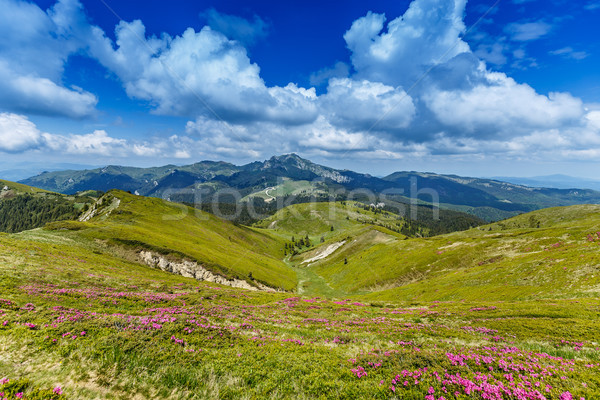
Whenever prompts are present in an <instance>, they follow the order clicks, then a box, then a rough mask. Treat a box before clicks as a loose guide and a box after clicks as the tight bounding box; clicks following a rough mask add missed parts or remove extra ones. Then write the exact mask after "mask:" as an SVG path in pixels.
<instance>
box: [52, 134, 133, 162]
mask: <svg viewBox="0 0 600 400" xmlns="http://www.w3.org/2000/svg"><path fill="white" fill-rule="evenodd" d="M43 136H44V139H45V140H46V146H47V147H48V148H49V149H51V150H54V151H60V152H62V153H67V154H91V155H100V156H124V155H125V154H126V153H127V152H128V151H127V141H126V140H124V139H115V138H112V137H110V136H108V134H107V133H106V131H103V130H97V131H94V132H92V133H88V134H85V135H68V136H63V135H53V134H50V133H44V134H43Z"/></svg>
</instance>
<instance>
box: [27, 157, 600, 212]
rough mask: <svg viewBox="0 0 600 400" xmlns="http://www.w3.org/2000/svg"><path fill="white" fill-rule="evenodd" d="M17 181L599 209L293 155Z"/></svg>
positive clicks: (515, 189) (243, 195)
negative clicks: (353, 168)
mask: <svg viewBox="0 0 600 400" xmlns="http://www.w3.org/2000/svg"><path fill="white" fill-rule="evenodd" d="M20 182H21V183H24V184H27V185H31V186H35V187H39V188H42V189H46V190H50V191H55V192H59V193H65V194H74V193H77V192H81V191H85V190H102V191H106V190H110V189H120V190H125V191H130V192H132V193H135V194H138V195H143V196H152V197H161V198H165V199H169V198H170V197H171V196H173V195H180V197H179V200H181V195H182V194H183V196H184V197H183V199H187V201H188V202H194V201H197V199H198V198H199V196H200V195H202V196H203V199H204V200H206V199H210V198H211V196H214V195H215V194H219V193H225V192H227V193H230V192H231V190H235V191H236V193H239V196H240V197H239V198H238V199H236V200H238V201H239V200H242V201H244V200H249V199H251V198H262V199H263V200H265V201H270V200H272V199H273V198H275V197H284V196H290V195H293V196H299V195H304V196H311V195H313V196H317V195H320V196H327V195H331V194H332V193H336V195H337V196H338V198H339V197H340V196H341V197H344V196H346V197H347V196H353V195H355V194H356V193H359V192H360V191H364V190H367V191H369V192H370V193H373V194H374V195H376V199H374V200H376V201H381V200H382V199H385V200H387V201H388V202H389V201H396V202H400V203H409V202H410V201H411V199H413V200H417V201H418V203H419V204H423V205H432V204H434V203H438V202H439V204H440V207H441V208H443V209H451V210H456V211H461V212H466V213H469V214H472V215H475V216H477V217H480V218H482V219H484V220H487V221H494V220H499V219H503V218H508V217H511V216H514V215H518V214H521V213H524V212H529V211H533V210H537V209H541V208H546V207H554V206H567V205H575V204H585V203H594V204H595V203H599V202H600V192H598V191H594V190H590V189H554V188H540V187H531V186H526V185H522V184H515V183H508V182H504V181H500V180H495V179H483V178H471V177H461V176H456V175H443V174H436V173H423V172H415V171H404V172H394V173H392V174H390V175H388V176H385V177H381V178H379V177H374V176H371V175H369V174H363V173H358V172H354V171H350V170H338V169H334V168H330V167H326V166H323V165H319V164H315V163H313V162H311V161H309V160H306V159H303V158H301V157H299V156H298V155H296V154H287V155H282V156H274V157H272V158H270V159H269V160H266V161H263V162H259V161H256V162H252V163H249V164H246V165H241V166H237V165H234V164H231V163H227V162H222V161H221V162H215V161H201V162H198V163H195V164H190V165H185V166H176V165H165V166H162V167H152V168H136V167H123V166H106V167H103V168H96V169H89V170H65V171H52V172H43V173H41V174H39V175H36V176H33V177H31V178H28V179H25V180H22V181H20ZM353 191H354V192H353ZM432 194H433V196H432ZM186 196H187V197H186ZM385 200H384V201H385Z"/></svg>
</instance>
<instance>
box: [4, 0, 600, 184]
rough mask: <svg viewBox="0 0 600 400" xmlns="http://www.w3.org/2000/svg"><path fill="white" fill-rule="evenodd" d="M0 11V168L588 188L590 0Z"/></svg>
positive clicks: (593, 108)
mask: <svg viewBox="0 0 600 400" xmlns="http://www.w3.org/2000/svg"><path fill="white" fill-rule="evenodd" d="M341 4H342V3H340V2H334V1H325V2H323V1H320V2H318V1H290V2H275V1H261V2H253V3H250V2H242V1H233V0H229V1H219V2H208V1H206V2H205V1H197V2H188V1H179V0H175V1H171V2H169V3H166V2H164V1H144V2H137V1H128V2H115V1H111V0H108V1H106V0H105V1H97V0H94V1H81V2H78V1H75V0H61V1H58V2H56V1H38V2H34V3H29V2H23V1H19V0H0V5H1V6H2V9H3V10H4V11H3V13H2V15H0V37H2V39H3V40H2V42H1V44H0V171H1V170H8V169H26V170H27V171H28V172H23V174H27V173H29V171H33V170H41V169H50V168H58V167H61V166H62V165H64V164H65V163H72V164H84V165H106V164H126V165H139V166H150V165H162V164H166V163H176V164H187V163H192V162H196V161H200V160H204V159H213V160H226V161H231V162H234V163H238V164H239V163H244V162H249V161H253V160H262V159H266V158H269V157H271V156H272V155H276V154H283V153H289V152H296V153H298V154H300V155H302V156H305V157H307V158H309V159H311V160H313V161H316V162H321V163H323V164H326V165H331V166H336V167H340V168H350V169H354V170H359V171H362V172H370V173H373V174H386V173H390V172H392V171H396V170H423V171H435V172H443V173H457V174H462V175H474V176H493V175H504V176H506V175H515V176H535V175H545V174H553V173H568V174H571V175H575V176H582V177H592V178H593V177H595V176H596V172H595V171H596V170H597V167H598V166H599V165H598V164H599V163H598V160H599V157H600V48H599V47H600V42H599V41H598V40H597V37H599V36H600V27H599V26H598V24H597V21H598V20H599V19H600V0H586V1H578V2H569V1H563V0H550V1H541V0H501V1H499V2H495V1H473V0H472V1H468V2H466V1H465V0H414V1H394V2H392V1H371V2H368V3H367V2H364V1H347V2H344V3H343V6H342V5H341Z"/></svg>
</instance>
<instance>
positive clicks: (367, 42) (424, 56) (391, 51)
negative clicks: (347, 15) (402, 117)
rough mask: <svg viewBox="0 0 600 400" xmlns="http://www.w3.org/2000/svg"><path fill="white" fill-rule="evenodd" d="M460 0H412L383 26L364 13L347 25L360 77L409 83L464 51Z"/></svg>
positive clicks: (379, 17)
mask: <svg viewBox="0 0 600 400" xmlns="http://www.w3.org/2000/svg"><path fill="white" fill-rule="evenodd" d="M465 4H466V0H415V1H413V2H412V3H411V4H410V6H409V7H408V10H407V11H406V12H405V13H404V15H403V16H401V17H398V18H396V19H394V20H392V21H390V22H389V23H388V24H387V26H385V28H386V29H385V30H384V24H385V21H386V17H385V15H383V14H376V13H371V12H369V13H368V14H367V15H366V16H364V17H362V18H359V19H357V20H356V21H354V23H352V26H351V27H350V29H349V30H348V31H347V32H346V33H345V35H344V39H345V40H346V44H347V46H348V48H349V49H350V51H351V52H352V55H351V60H352V64H353V66H354V68H355V69H356V71H357V74H358V76H359V77H360V78H365V79H369V80H371V81H375V82H383V83H386V84H394V85H396V86H398V85H402V86H405V87H408V86H410V85H411V84H413V83H414V82H415V81H416V80H417V79H418V78H419V77H420V76H421V75H422V74H423V73H424V72H425V71H426V70H427V69H428V68H429V67H431V66H434V65H438V64H441V63H444V62H446V61H448V60H450V59H451V58H453V57H454V56H456V55H458V54H461V53H465V52H469V51H470V49H469V45H468V44H467V43H466V42H464V41H463V40H462V39H461V37H460V36H461V35H462V33H464V31H465V24H464V23H463V15H464V10H465Z"/></svg>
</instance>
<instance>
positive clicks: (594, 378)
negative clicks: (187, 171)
mask: <svg viewBox="0 0 600 400" xmlns="http://www.w3.org/2000/svg"><path fill="white" fill-rule="evenodd" d="M115 198H116V199H119V200H120V203H119V204H118V206H116V202H114V199H115ZM107 199H108V200H107V201H106V202H105V204H104V206H101V207H100V212H99V213H98V215H97V216H95V217H94V218H92V219H91V220H90V221H87V222H74V221H72V222H59V223H54V224H52V225H51V226H49V227H48V229H35V230H31V231H26V232H22V233H19V234H0V348H2V354H1V356H0V378H3V377H7V378H10V379H11V382H13V383H10V382H9V383H8V384H9V385H14V386H13V388H16V385H20V383H19V382H27V385H26V386H23V389H22V390H23V391H24V393H25V396H26V397H25V398H30V399H36V400H37V398H36V397H34V396H36V393H45V394H48V391H49V390H51V389H52V388H54V387H57V386H60V387H61V388H62V389H63V390H64V395H63V397H62V398H68V399H71V398H72V399H97V398H102V399H132V398H139V399H146V398H147V399H156V398H159V399H255V398H256V399H259V398H260V399H262V398H272V399H292V398H293V399H315V398H319V399H423V398H424V397H425V395H427V393H428V391H430V390H433V391H434V392H435V395H436V399H438V398H439V397H440V396H442V394H443V393H444V392H443V389H444V388H446V389H447V390H448V391H449V393H450V394H444V396H445V398H447V399H450V398H456V399H479V398H482V396H481V395H480V394H479V392H477V391H475V392H471V393H467V392H466V391H465V388H464V387H463V386H462V385H461V384H458V383H449V384H445V385H442V384H441V383H440V382H439V381H437V380H436V379H435V375H434V373H437V374H440V375H443V376H444V374H446V373H447V374H448V375H449V376H451V377H456V376H458V375H460V377H461V379H463V380H464V379H467V380H471V381H473V382H474V384H477V382H478V381H477V379H478V377H480V376H482V375H485V376H486V379H487V380H488V382H491V383H493V384H497V385H500V384H501V385H504V386H506V387H510V381H511V380H513V381H514V382H515V385H518V386H520V387H521V386H522V387H524V388H525V389H526V390H533V388H530V387H529V386H528V384H526V382H529V383H531V385H537V384H539V388H540V390H544V392H543V393H544V395H545V396H546V397H547V398H548V399H559V398H560V396H561V395H563V394H564V393H566V392H567V391H568V392H569V393H571V394H572V395H573V398H577V399H579V398H581V397H584V398H586V399H588V400H589V399H595V398H599V397H600V338H599V336H598V332H599V331H600V301H599V300H598V292H597V290H596V289H597V288H598V287H600V285H599V284H598V282H597V276H598V273H597V271H596V270H597V266H598V265H600V252H599V249H600V248H599V246H600V236H598V235H597V234H596V232H598V231H600V206H576V207H568V208H559V209H551V210H542V211H538V212H536V213H533V214H531V215H523V216H518V217H515V218H513V219H511V220H507V221H503V222H501V223H497V224H492V225H489V226H482V227H479V228H476V229H472V230H470V231H465V232H459V233H454V234H449V235H443V236H439V237H434V238H426V239H411V238H406V237H404V236H403V235H399V234H397V233H395V232H392V231H390V230H387V229H386V228H384V227H381V226H373V225H370V224H367V223H362V222H361V221H356V218H354V217H357V218H359V219H360V218H365V219H367V218H378V219H379V218H388V217H382V216H381V215H380V214H373V215H371V214H369V213H365V212H364V211H362V209H360V210H359V209H358V208H357V207H356V206H353V205H351V206H350V207H345V208H344V207H342V204H341V203H340V204H335V205H333V207H335V208H336V210H337V209H338V208H339V209H340V210H338V211H336V212H339V213H340V216H339V217H338V216H335V215H334V216H331V214H329V212H330V210H328V207H331V206H328V205H326V204H320V205H319V204H317V205H300V206H294V210H290V209H286V210H282V211H280V212H279V213H278V214H279V219H278V218H277V216H274V217H273V219H271V220H267V221H263V223H262V224H264V225H261V226H264V227H263V228H258V227H257V228H244V227H239V226H235V225H233V224H230V223H228V222H225V221H221V220H219V219H217V218H216V217H214V216H211V215H209V214H204V213H201V212H198V211H196V210H193V209H190V208H187V207H185V208H184V207H182V206H180V205H177V204H173V203H169V202H165V201H162V200H158V199H149V198H141V197H137V196H132V195H129V194H127V193H123V192H111V193H109V194H108V197H107ZM311 207H312V208H311ZM353 207H354V208H353ZM344 209H345V210H344ZM109 211H110V212H109ZM358 211H361V212H360V213H359V212H358ZM286 213H291V214H286ZM293 213H295V214H293ZM334 214H335V213H334ZM346 216H348V217H349V218H348V219H346V218H345V217H346ZM308 217H310V218H308ZM290 221H291V222H290ZM273 222H276V225H274V226H271V228H270V229H268V228H267V227H268V226H270V225H271V224H273ZM331 224H333V225H334V231H331V230H330V228H329V227H330V226H331ZM265 225H266V226H265ZM538 225H539V228H538ZM290 234H295V235H296V236H300V235H305V234H309V235H310V236H311V237H319V236H320V235H325V236H326V241H325V243H323V244H321V245H318V246H315V247H311V248H308V249H305V250H304V251H303V252H301V253H300V254H298V255H297V256H295V257H293V258H291V259H290V257H286V258H284V257H283V252H282V244H283V242H284V241H285V240H289V239H288V236H289V235H290ZM588 235H590V236H588ZM594 235H595V236H594ZM341 241H344V243H345V244H344V245H343V246H342V247H340V248H339V249H338V250H336V251H335V252H333V253H332V254H331V255H330V256H329V257H326V258H325V259H324V260H323V261H316V262H311V263H310V266H309V265H308V263H303V261H304V260H307V259H309V258H312V257H315V256H316V255H318V254H319V253H320V252H321V251H323V249H324V248H326V247H327V246H329V245H331V244H333V243H338V242H341ZM141 247H145V248H150V249H153V250H155V251H158V252H164V253H165V254H168V253H170V254H171V256H170V257H173V258H178V257H184V258H190V259H195V260H199V261H202V262H203V263H205V264H206V265H211V266H213V267H214V268H222V270H223V271H224V273H237V274H239V275H240V276H243V274H244V273H247V272H246V271H250V270H251V272H252V273H253V275H254V276H255V277H257V278H258V272H257V271H259V270H260V267H262V268H264V271H266V272H265V275H264V276H263V277H261V280H262V279H266V280H270V281H269V282H271V284H272V285H280V286H283V285H282V282H285V284H286V285H287V288H288V289H289V290H292V289H296V290H297V292H298V296H297V297H292V296H295V295H293V294H290V293H267V292H252V291H246V290H241V289H234V288H230V287H225V286H220V285H217V284H213V283H207V282H198V281H195V280H193V279H189V278H185V277H182V276H178V275H175V274H169V273H166V272H162V271H160V270H156V269H151V268H148V267H146V266H143V265H141V264H139V263H138V262H136V261H135V258H132V257H131V253H132V251H133V250H136V249H138V248H141ZM236 257H237V260H239V261H237V260H236ZM344 258H346V259H347V261H348V263H347V264H346V263H344ZM210 263H214V264H210ZM565 268H566V269H565ZM219 271H221V270H220V269H219ZM232 271H233V272H232ZM372 289H383V290H379V291H375V292H370V290H372ZM456 357H458V359H460V360H462V361H461V363H458V362H456V361H455V360H456ZM483 357H485V358H483ZM507 364H509V365H510V366H511V368H516V369H517V370H506V369H505V368H506V365H507ZM361 368H362V370H361ZM424 368H427V370H425V369H424ZM490 368H491V369H490ZM361 371H363V372H365V373H366V375H361V374H362V372H361ZM542 371H552V375H543V374H542ZM409 373H410V374H415V373H418V374H419V378H418V379H415V378H414V377H412V375H411V379H410V380H408V379H407V380H406V381H407V382H408V383H407V385H406V386H405V385H404V384H403V381H404V380H405V378H404V375H403V374H409ZM508 374H512V375H511V376H510V378H507V376H508ZM398 376H399V377H400V378H401V379H400V378H398V379H397V377H398ZM542 377H543V379H542ZM415 381H416V383H415ZM535 387H538V386H535ZM392 388H393V390H392ZM0 389H1V386H0ZM546 389H547V391H546ZM10 390H12V389H10ZM19 390H21V389H19ZM36 391H37V392H36ZM455 392H457V393H458V394H457V395H454V393H455ZM10 396H13V394H12V393H11V394H10ZM13 398H14V397H9V399H10V400H13ZM44 398H45V397H44ZM62 398H61V399H62ZM514 398H516V396H509V395H505V396H504V397H503V399H506V400H509V399H514Z"/></svg>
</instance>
